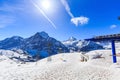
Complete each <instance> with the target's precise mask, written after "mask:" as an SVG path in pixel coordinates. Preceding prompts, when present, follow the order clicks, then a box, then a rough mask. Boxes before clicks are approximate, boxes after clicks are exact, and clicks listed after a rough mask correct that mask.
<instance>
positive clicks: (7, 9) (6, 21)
mask: <svg viewBox="0 0 120 80" xmlns="http://www.w3.org/2000/svg"><path fill="white" fill-rule="evenodd" d="M19 11H24V8H23V6H21V4H16V5H10V4H8V3H6V2H5V3H3V4H2V5H1V6H0V12H1V13H0V28H4V27H7V26H9V25H12V24H14V22H15V21H16V16H15V13H16V12H19Z"/></svg>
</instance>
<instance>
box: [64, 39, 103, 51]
mask: <svg viewBox="0 0 120 80" xmlns="http://www.w3.org/2000/svg"><path fill="white" fill-rule="evenodd" d="M63 44H64V45H65V46H66V47H68V48H69V49H70V50H74V51H84V52H86V51H91V50H97V49H103V46H101V45H99V44H97V43H95V42H92V41H81V40H77V39H76V38H73V37H72V38H69V39H68V40H66V41H63Z"/></svg>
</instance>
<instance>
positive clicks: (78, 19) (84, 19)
mask: <svg viewBox="0 0 120 80" xmlns="http://www.w3.org/2000/svg"><path fill="white" fill-rule="evenodd" d="M88 21H89V18H87V17H84V16H81V17H74V18H72V19H71V22H72V23H74V24H75V25H76V26H78V25H79V24H80V25H84V24H87V23H88Z"/></svg>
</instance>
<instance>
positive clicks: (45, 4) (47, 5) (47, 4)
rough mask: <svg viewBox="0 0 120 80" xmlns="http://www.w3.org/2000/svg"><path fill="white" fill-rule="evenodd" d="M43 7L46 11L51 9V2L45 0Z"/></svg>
mask: <svg viewBox="0 0 120 80" xmlns="http://www.w3.org/2000/svg"><path fill="white" fill-rule="evenodd" d="M42 7H43V8H45V9H50V8H51V4H50V1H49V0H43V1H42Z"/></svg>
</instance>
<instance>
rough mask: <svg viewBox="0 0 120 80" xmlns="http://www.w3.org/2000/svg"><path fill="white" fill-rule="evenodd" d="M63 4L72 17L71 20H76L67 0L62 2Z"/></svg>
mask: <svg viewBox="0 0 120 80" xmlns="http://www.w3.org/2000/svg"><path fill="white" fill-rule="evenodd" d="M61 2H62V4H63V6H64V7H65V9H66V11H67V13H68V14H69V15H70V17H71V18H74V16H73V14H72V13H71V11H70V7H69V5H68V3H67V1H66V0H61Z"/></svg>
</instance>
